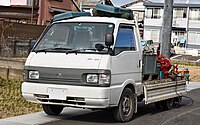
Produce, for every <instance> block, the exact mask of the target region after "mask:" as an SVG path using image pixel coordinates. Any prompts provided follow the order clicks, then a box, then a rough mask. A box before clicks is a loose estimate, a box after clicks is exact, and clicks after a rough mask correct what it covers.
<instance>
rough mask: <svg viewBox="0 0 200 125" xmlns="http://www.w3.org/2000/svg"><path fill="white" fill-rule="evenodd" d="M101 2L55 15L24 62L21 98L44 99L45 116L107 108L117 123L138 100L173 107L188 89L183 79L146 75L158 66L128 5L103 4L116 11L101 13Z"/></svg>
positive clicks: (127, 116)
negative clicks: (88, 8)
mask: <svg viewBox="0 0 200 125" xmlns="http://www.w3.org/2000/svg"><path fill="white" fill-rule="evenodd" d="M101 7H104V10H106V9H105V7H107V6H103V5H99V8H100V9H98V7H97V9H96V11H97V14H96V16H91V15H90V14H89V13H84V12H78V13H74V12H68V13H64V14H61V15H58V16H55V18H54V19H53V21H52V22H51V24H50V26H48V27H47V28H46V30H45V31H44V33H43V34H42V35H41V37H40V38H39V40H38V42H37V43H36V45H35V46H34V48H33V50H32V51H31V53H30V54H29V56H28V58H27V61H26V63H25V68H24V82H23V83H22V95H23V97H24V98H25V99H26V100H27V101H30V102H35V103H40V104H42V106H43V110H44V112H45V113H46V114H48V115H59V114H60V113H61V112H62V110H63V108H64V107H76V108H88V109H94V110H95V109H109V110H110V111H112V112H113V116H114V118H115V119H116V120H117V121H121V122H127V121H130V120H131V119H132V118H133V116H134V113H136V112H137V103H138V102H139V101H143V100H144V103H145V104H149V103H155V105H156V107H157V108H165V109H171V108H173V107H174V106H175V104H176V103H177V102H180V99H181V96H182V95H183V94H185V93H186V81H185V80H175V81H173V80H171V79H159V77H158V78H156V79H152V78H151V79H146V80H145V77H146V76H148V73H147V74H145V73H144V72H151V70H150V69H152V67H153V70H154V69H155V70H156V71H153V75H152V73H149V74H150V75H149V76H159V73H157V74H156V72H160V70H159V68H158V66H157V64H158V63H157V62H156V61H155V58H154V57H153V58H151V56H152V55H150V56H145V57H148V58H150V60H151V61H150V62H148V58H147V59H145V61H144V56H143V51H142V47H141V43H140V42H141V41H140V35H139V30H138V27H137V22H136V21H135V19H133V18H132V15H131V14H130V15H129V14H127V13H126V12H130V10H128V11H127V10H125V9H120V8H115V7H107V8H111V9H112V10H113V13H114V14H113V13H112V12H110V9H108V11H109V12H105V14H102V13H103V10H101ZM116 11H117V12H116ZM122 12H125V13H126V14H125V15H126V17H128V18H127V19H126V17H125V18H121V17H124V16H123V15H124V14H122ZM131 13H132V12H131ZM94 15H95V14H94ZM102 15H103V16H102ZM127 15H128V16H127ZM105 16H107V17H105ZM112 16H114V17H112ZM120 16H121V17H120ZM155 66H156V67H155ZM145 67H146V69H145V70H144V68H145ZM149 70H150V71H149ZM157 70H159V71H157ZM154 74H156V75H154Z"/></svg>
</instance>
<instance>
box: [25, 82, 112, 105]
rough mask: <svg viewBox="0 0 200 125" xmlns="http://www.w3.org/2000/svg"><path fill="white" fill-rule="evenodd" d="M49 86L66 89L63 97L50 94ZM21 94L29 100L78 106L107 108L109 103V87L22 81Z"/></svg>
mask: <svg viewBox="0 0 200 125" xmlns="http://www.w3.org/2000/svg"><path fill="white" fill-rule="evenodd" d="M49 88H51V89H60V90H66V91H65V93H64V98H65V99H60V95H59V94H58V95H56V93H55V95H53V98H52V96H50V93H49ZM22 95H23V97H24V98H25V99H26V100H27V101H30V102H35V103H40V104H54V105H63V106H68V107H80V108H107V107H109V104H110V88H109V87H90V86H72V85H56V84H53V85H52V84H41V83H30V82H23V83H22ZM57 97H58V98H57Z"/></svg>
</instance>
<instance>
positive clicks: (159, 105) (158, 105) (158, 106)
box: [154, 101, 163, 110]
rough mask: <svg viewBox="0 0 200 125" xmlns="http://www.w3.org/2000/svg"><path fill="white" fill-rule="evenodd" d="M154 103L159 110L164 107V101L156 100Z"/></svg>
mask: <svg viewBox="0 0 200 125" xmlns="http://www.w3.org/2000/svg"><path fill="white" fill-rule="evenodd" d="M154 105H155V108H156V109H158V110H160V109H162V108H163V107H162V102H160V101H159V102H154Z"/></svg>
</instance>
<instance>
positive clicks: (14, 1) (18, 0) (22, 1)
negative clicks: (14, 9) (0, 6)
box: [10, 0, 27, 5]
mask: <svg viewBox="0 0 200 125" xmlns="http://www.w3.org/2000/svg"><path fill="white" fill-rule="evenodd" d="M26 1H27V0H10V4H11V5H27V4H26Z"/></svg>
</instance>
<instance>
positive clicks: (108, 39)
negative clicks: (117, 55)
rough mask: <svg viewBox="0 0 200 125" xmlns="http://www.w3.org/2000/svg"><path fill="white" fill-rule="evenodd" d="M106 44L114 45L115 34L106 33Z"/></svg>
mask: <svg viewBox="0 0 200 125" xmlns="http://www.w3.org/2000/svg"><path fill="white" fill-rule="evenodd" d="M105 44H106V46H112V45H113V44H114V36H113V34H111V33H108V34H106V36H105Z"/></svg>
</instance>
